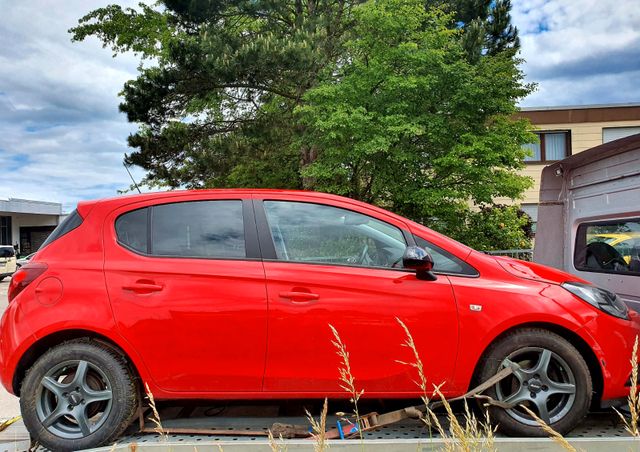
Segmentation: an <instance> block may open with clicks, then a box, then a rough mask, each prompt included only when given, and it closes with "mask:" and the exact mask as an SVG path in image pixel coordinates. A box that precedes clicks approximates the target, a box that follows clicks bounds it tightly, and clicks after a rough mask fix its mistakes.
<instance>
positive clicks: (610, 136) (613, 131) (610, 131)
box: [602, 127, 640, 143]
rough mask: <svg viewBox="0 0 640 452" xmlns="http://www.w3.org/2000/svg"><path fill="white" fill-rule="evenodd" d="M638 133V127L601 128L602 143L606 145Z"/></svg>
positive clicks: (639, 131)
mask: <svg viewBox="0 0 640 452" xmlns="http://www.w3.org/2000/svg"><path fill="white" fill-rule="evenodd" d="M637 133H640V127H603V128H602V142H603V143H608V142H610V141H613V140H618V139H620V138H625V137H630V136H631V135H635V134H637Z"/></svg>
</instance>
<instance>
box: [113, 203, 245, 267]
mask: <svg viewBox="0 0 640 452" xmlns="http://www.w3.org/2000/svg"><path fill="white" fill-rule="evenodd" d="M116 235H117V237H118V242H119V243H120V244H121V245H123V246H125V247H126V248H129V249H131V250H133V251H138V252H141V253H144V254H149V255H153V256H166V257H195V258H198V257H199V258H244V257H246V250H245V240H244V224H243V217H242V201H239V200H233V201H226V200H225V201H190V202H181V203H172V204H161V205H157V206H152V207H147V208H144V209H138V210H134V211H131V212H128V213H126V214H124V215H121V216H120V217H118V219H117V220H116Z"/></svg>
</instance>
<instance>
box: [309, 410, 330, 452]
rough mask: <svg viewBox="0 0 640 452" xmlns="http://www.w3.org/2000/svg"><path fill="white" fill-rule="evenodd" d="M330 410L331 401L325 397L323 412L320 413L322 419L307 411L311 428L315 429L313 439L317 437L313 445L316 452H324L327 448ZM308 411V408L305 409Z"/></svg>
mask: <svg viewBox="0 0 640 452" xmlns="http://www.w3.org/2000/svg"><path fill="white" fill-rule="evenodd" d="M328 410H329V402H328V401H327V399H326V398H325V399H324V405H323V406H322V412H321V413H320V419H318V420H317V421H316V420H315V419H314V417H313V416H312V415H311V413H309V411H307V419H309V423H310V424H311V428H312V430H313V439H315V441H316V442H315V444H314V446H313V450H314V451H315V452H323V451H324V450H326V449H327V412H328ZM305 411H306V410H305Z"/></svg>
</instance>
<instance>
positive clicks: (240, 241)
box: [104, 197, 267, 393]
mask: <svg viewBox="0 0 640 452" xmlns="http://www.w3.org/2000/svg"><path fill="white" fill-rule="evenodd" d="M248 202H249V204H247V202H245V203H244V204H243V201H242V200H241V199H234V198H231V199H228V198H215V197H209V198H207V199H203V198H201V197H199V198H198V197H195V198H192V199H184V198H176V199H173V200H166V199H163V200H161V201H155V203H154V204H153V205H147V204H142V205H132V206H127V207H124V208H121V209H119V210H117V211H115V212H113V214H111V215H110V216H109V218H108V219H107V222H106V225H105V267H104V270H105V275H106V282H107V287H108V291H109V296H110V299H111V303H112V306H113V312H114V316H115V318H116V321H117V324H118V328H119V330H120V332H121V334H122V336H124V337H125V339H126V340H128V341H129V342H130V343H131V344H132V345H133V347H135V349H136V350H137V351H138V353H139V354H140V355H141V357H142V360H143V362H144V364H145V365H146V366H147V368H148V370H149V372H150V374H151V375H152V377H153V379H154V381H155V383H156V384H157V385H158V386H159V387H160V388H162V389H165V390H168V391H181V392H200V393H213V392H216V393H219V392H234V391H241V392H253V391H260V390H261V387H262V378H263V373H264V360H265V347H266V326H267V325H266V321H267V318H266V315H267V304H266V303H267V300H266V292H265V290H266V288H265V278H264V271H263V268H262V263H261V261H260V259H259V251H258V247H257V239H256V229H255V221H254V219H253V209H252V206H251V204H250V201H248Z"/></svg>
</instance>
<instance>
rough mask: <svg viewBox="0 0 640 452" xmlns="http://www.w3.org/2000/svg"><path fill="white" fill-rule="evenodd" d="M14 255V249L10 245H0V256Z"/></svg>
mask: <svg viewBox="0 0 640 452" xmlns="http://www.w3.org/2000/svg"><path fill="white" fill-rule="evenodd" d="M15 255H16V250H15V249H14V248H13V247H12V246H3V247H0V257H13V256H15Z"/></svg>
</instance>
